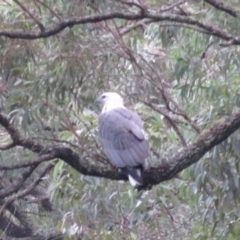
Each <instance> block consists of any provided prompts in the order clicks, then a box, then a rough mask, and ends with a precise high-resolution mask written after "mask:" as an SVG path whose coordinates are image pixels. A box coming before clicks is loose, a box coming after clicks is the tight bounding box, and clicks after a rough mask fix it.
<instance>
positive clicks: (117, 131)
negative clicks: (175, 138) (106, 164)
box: [96, 92, 149, 186]
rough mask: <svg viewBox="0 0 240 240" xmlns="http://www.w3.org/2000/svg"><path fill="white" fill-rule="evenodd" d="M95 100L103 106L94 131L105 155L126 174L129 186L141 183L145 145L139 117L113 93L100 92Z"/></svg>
mask: <svg viewBox="0 0 240 240" xmlns="http://www.w3.org/2000/svg"><path fill="white" fill-rule="evenodd" d="M96 102H97V103H100V104H102V105H103V109H102V112H101V114H100V115H99V118H98V134H99V142H100V144H101V146H102V148H103V150H104V152H105V154H106V156H107V157H108V159H109V161H110V163H111V164H112V165H113V166H115V167H117V168H119V169H120V170H121V171H122V172H123V173H124V174H126V175H127V176H128V179H129V182H130V183H131V184H132V185H133V186H139V185H142V183H143V175H142V172H143V170H144V169H146V167H147V157H148V155H149V148H148V143H147V141H146V139H145V136H144V130H143V122H142V120H141V118H140V117H139V115H138V114H136V113H134V112H132V111H131V110H128V109H127V108H126V107H124V103H123V98H122V97H121V96H120V95H119V94H117V93H115V92H106V93H103V94H102V95H101V96H100V97H98V98H97V99H96Z"/></svg>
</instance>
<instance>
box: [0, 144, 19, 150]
mask: <svg viewBox="0 0 240 240" xmlns="http://www.w3.org/2000/svg"><path fill="white" fill-rule="evenodd" d="M15 146H16V144H15V143H9V144H7V145H4V146H0V151H4V150H8V149H10V148H13V147H15Z"/></svg>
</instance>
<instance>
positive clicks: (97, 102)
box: [94, 97, 102, 104]
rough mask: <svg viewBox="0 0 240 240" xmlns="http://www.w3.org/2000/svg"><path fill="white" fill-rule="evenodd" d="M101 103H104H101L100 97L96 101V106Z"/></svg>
mask: <svg viewBox="0 0 240 240" xmlns="http://www.w3.org/2000/svg"><path fill="white" fill-rule="evenodd" d="M101 102H102V101H101V99H100V97H98V98H97V99H96V100H95V101H94V103H95V104H100V103H101Z"/></svg>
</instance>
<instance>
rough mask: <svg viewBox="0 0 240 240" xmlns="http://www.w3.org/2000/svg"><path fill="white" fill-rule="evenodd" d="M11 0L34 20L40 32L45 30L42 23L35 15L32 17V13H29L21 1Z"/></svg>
mask: <svg viewBox="0 0 240 240" xmlns="http://www.w3.org/2000/svg"><path fill="white" fill-rule="evenodd" d="M13 1H14V2H15V3H16V4H17V5H18V6H19V7H20V8H21V9H22V10H23V11H24V12H26V13H27V14H28V15H29V16H30V17H31V18H32V19H33V20H34V22H35V23H36V24H37V25H38V27H39V28H40V30H41V32H44V31H45V27H44V26H43V24H42V23H41V22H40V21H39V20H38V19H37V18H36V17H34V16H33V14H32V13H30V12H29V11H28V9H27V8H26V7H25V6H24V5H23V4H22V3H20V2H19V0H13Z"/></svg>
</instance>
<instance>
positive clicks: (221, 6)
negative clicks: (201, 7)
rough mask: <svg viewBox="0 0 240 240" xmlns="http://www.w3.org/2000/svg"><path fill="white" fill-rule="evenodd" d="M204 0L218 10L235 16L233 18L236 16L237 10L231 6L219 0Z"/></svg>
mask: <svg viewBox="0 0 240 240" xmlns="http://www.w3.org/2000/svg"><path fill="white" fill-rule="evenodd" d="M204 1H205V2H207V3H208V4H209V5H211V6H213V7H215V8H216V9H218V10H220V11H223V12H226V13H228V14H229V15H231V16H232V17H235V18H236V17H238V14H237V12H236V11H235V10H234V9H233V8H231V7H229V6H227V5H225V4H224V3H223V2H221V1H216V0H204Z"/></svg>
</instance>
